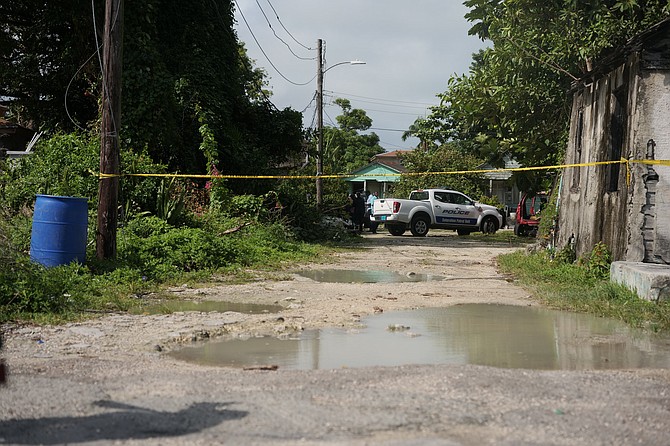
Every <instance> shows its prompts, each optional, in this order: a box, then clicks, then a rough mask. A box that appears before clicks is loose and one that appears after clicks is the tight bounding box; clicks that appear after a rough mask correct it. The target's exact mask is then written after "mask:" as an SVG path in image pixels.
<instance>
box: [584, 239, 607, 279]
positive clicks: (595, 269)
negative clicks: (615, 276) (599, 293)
mask: <svg viewBox="0 0 670 446" xmlns="http://www.w3.org/2000/svg"><path fill="white" fill-rule="evenodd" d="M578 264H579V265H581V266H583V267H585V268H586V270H587V271H588V272H589V273H590V274H591V275H592V276H593V277H595V278H597V279H606V278H609V276H610V265H611V264H612V253H611V252H610V250H609V248H608V247H607V245H605V244H604V243H603V242H598V243H596V245H595V246H594V247H593V249H592V250H591V252H590V253H589V254H588V255H586V256H583V257H582V258H580V259H579V261H578Z"/></svg>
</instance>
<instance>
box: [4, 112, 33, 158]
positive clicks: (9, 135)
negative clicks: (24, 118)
mask: <svg viewBox="0 0 670 446" xmlns="http://www.w3.org/2000/svg"><path fill="white" fill-rule="evenodd" d="M6 113H7V107H6V106H4V105H2V104H0V156H3V157H4V156H7V157H9V158H16V157H20V156H21V155H22V154H24V153H26V148H27V147H28V144H29V143H30V141H31V140H32V139H33V137H34V136H35V132H34V131H33V130H30V129H28V128H26V127H23V126H20V125H18V124H15V123H13V122H10V121H9V120H7V119H5V115H6Z"/></svg>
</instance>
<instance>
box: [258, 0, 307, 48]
mask: <svg viewBox="0 0 670 446" xmlns="http://www.w3.org/2000/svg"><path fill="white" fill-rule="evenodd" d="M267 2H268V5H270V8H272V11H274V13H275V17H276V18H277V21H278V22H279V24H280V25H281V27H282V28H284V31H286V34H288V35H289V36H291V39H293V41H294V42H295V43H297V44H298V45H300V46H301V47H303V48H305V49H306V50H309V51H314V50H315V49H316V48H310V47H308V46H305V45H303V44H302V43H300V42H298V40H297V39H296V38H295V37H293V34H291V33H290V32H289V30H288V29H286V27H285V26H284V24H283V23H282V21H281V19H280V18H279V14H277V10H276V9H275V7H274V6H272V3H270V0H267Z"/></svg>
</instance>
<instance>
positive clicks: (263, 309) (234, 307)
mask: <svg viewBox="0 0 670 446" xmlns="http://www.w3.org/2000/svg"><path fill="white" fill-rule="evenodd" d="M282 308H283V307H282V306H281V305H262V304H247V303H238V302H222V301H194V300H165V301H161V302H155V303H151V304H148V305H141V306H138V307H135V308H132V309H131V310H130V312H131V313H133V314H168V313H176V312H180V311H200V312H203V313H209V312H210V311H214V312H218V313H225V312H226V311H234V312H236V313H244V314H263V313H276V312H278V311H280V310H281V309H282Z"/></svg>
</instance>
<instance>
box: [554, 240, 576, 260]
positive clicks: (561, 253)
mask: <svg viewBox="0 0 670 446" xmlns="http://www.w3.org/2000/svg"><path fill="white" fill-rule="evenodd" d="M554 261H556V262H557V263H567V264H573V263H575V262H576V261H577V253H576V252H575V247H574V246H572V245H571V244H569V243H568V244H566V245H565V246H564V247H562V248H561V249H560V250H558V252H557V253H556V255H555V256H554Z"/></svg>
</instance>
